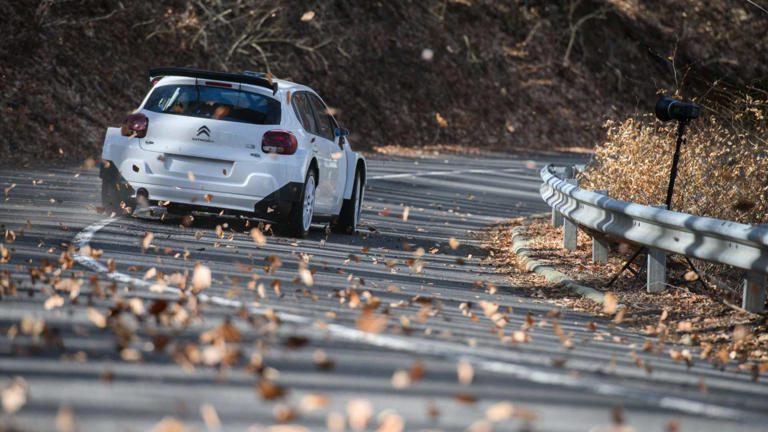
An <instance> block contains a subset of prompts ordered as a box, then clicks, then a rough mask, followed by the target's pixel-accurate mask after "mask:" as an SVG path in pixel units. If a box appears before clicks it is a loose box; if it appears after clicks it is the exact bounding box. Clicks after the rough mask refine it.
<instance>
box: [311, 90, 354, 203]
mask: <svg viewBox="0 0 768 432" xmlns="http://www.w3.org/2000/svg"><path fill="white" fill-rule="evenodd" d="M307 96H308V97H309V100H310V102H311V104H312V108H313V110H314V113H315V119H316V122H317V127H318V142H319V144H320V153H322V155H323V163H325V170H324V171H325V174H324V175H322V176H323V177H324V178H323V179H321V181H320V186H321V187H323V186H324V187H325V188H326V189H325V190H324V191H323V193H325V194H327V195H328V197H329V201H328V205H329V211H330V213H332V214H336V213H338V212H339V210H340V209H341V204H342V201H343V200H344V196H343V195H344V186H345V182H346V180H347V179H346V171H347V161H346V153H345V152H344V148H343V146H342V145H340V144H341V140H340V138H339V137H337V136H336V120H335V119H334V118H333V116H332V115H331V114H330V113H329V112H328V107H327V106H326V105H325V103H323V101H322V100H321V99H320V98H319V97H318V96H317V95H316V94H313V93H307Z"/></svg>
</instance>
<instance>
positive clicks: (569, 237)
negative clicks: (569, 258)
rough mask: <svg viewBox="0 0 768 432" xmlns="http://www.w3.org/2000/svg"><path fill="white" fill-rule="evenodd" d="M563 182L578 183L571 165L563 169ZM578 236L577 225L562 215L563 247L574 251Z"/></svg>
mask: <svg viewBox="0 0 768 432" xmlns="http://www.w3.org/2000/svg"><path fill="white" fill-rule="evenodd" d="M565 182H566V183H568V184H572V185H574V186H576V185H578V181H577V180H576V170H575V169H574V168H573V167H567V168H566V169H565ZM560 216H561V217H563V216H562V215H560ZM577 238H578V227H577V226H576V223H575V222H573V221H571V220H569V219H568V218H565V217H563V248H564V249H567V250H569V251H575V250H576V247H577V246H578V244H577Z"/></svg>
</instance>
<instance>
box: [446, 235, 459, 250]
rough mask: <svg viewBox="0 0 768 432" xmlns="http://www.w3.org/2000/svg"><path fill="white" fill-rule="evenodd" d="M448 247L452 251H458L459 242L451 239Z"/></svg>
mask: <svg viewBox="0 0 768 432" xmlns="http://www.w3.org/2000/svg"><path fill="white" fill-rule="evenodd" d="M448 246H450V248H451V249H453V250H456V249H458V248H459V241H458V240H456V239H455V238H453V237H451V238H449V239H448Z"/></svg>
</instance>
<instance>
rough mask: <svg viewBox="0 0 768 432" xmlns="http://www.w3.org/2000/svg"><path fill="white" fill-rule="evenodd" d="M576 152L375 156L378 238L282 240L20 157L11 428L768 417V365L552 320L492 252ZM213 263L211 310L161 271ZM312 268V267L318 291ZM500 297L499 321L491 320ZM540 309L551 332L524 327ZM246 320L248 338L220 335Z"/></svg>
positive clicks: (754, 425) (699, 425)
mask: <svg viewBox="0 0 768 432" xmlns="http://www.w3.org/2000/svg"><path fill="white" fill-rule="evenodd" d="M528 158H533V159H535V160H536V162H537V166H536V167H534V166H533V165H532V164H531V163H530V162H526V160H527V159H528ZM566 160H567V158H565V157H555V156H526V157H512V156H507V157H476V158H475V157H473V158H469V157H459V156H450V157H436V158H426V159H418V160H414V159H407V158H384V157H379V158H374V159H373V160H371V161H369V170H370V173H369V178H370V181H369V185H368V188H367V191H366V203H365V206H364V212H363V213H364V214H363V222H362V223H363V227H362V229H361V232H360V233H359V234H358V235H356V236H346V235H336V234H330V235H328V234H326V233H325V231H324V229H323V228H322V227H316V228H315V229H314V230H313V232H312V234H311V235H310V238H309V239H306V240H301V241H297V240H295V239H290V238H282V237H274V236H267V238H266V240H267V243H266V245H263V246H257V245H256V244H255V243H254V241H253V239H252V238H251V236H250V235H249V234H248V232H249V228H248V227H246V226H244V223H243V222H242V221H238V220H226V219H215V218H198V219H197V220H196V221H195V223H194V224H193V225H192V226H189V227H182V226H180V225H179V224H178V223H174V222H160V221H156V220H146V219H135V218H108V217H107V216H105V215H103V214H98V213H97V211H96V210H95V206H97V205H98V197H99V190H100V186H99V179H98V177H97V173H96V170H94V169H90V170H83V169H79V168H62V167H56V166H51V167H50V168H47V169H38V170H15V169H2V170H0V186H2V188H3V189H4V190H5V194H4V196H2V197H1V198H2V201H1V202H0V224H2V225H4V228H5V229H8V230H12V231H13V232H14V233H15V237H16V238H15V241H13V242H12V243H5V247H6V248H7V249H8V250H9V251H10V261H9V262H8V263H4V264H0V272H8V273H7V274H6V276H5V277H2V278H0V280H8V279H9V278H8V276H10V280H11V281H12V282H13V285H14V286H15V290H16V293H15V295H8V293H7V292H6V294H5V295H3V297H2V301H0V331H2V336H0V372H1V373H2V377H3V380H4V381H5V383H4V385H5V386H6V387H5V388H6V390H4V391H3V395H4V396H6V398H5V400H4V402H6V400H12V399H13V398H12V396H13V395H15V394H18V392H13V391H12V390H8V387H7V386H8V385H10V384H9V382H10V380H11V378H12V377H17V376H18V377H23V379H24V380H25V382H26V385H27V386H28V397H27V401H26V403H25V404H24V405H23V407H21V409H20V410H19V411H18V412H17V413H15V414H13V415H9V414H5V415H4V416H3V417H2V418H1V421H0V424H1V425H2V427H0V429H1V428H4V429H6V430H14V429H19V430H57V429H56V428H57V420H56V419H57V417H58V426H59V427H64V426H66V424H67V422H68V419H69V418H70V417H69V416H67V415H66V414H63V413H67V412H71V413H73V416H74V421H75V423H76V425H77V428H78V430H83V431H108V430H119V431H140V430H151V429H152V427H153V426H154V425H156V424H158V422H160V421H161V420H162V419H163V418H165V417H174V418H176V419H178V420H179V421H182V422H184V424H186V425H188V426H190V427H192V428H193V429H194V430H206V429H211V430H215V429H216V426H217V421H216V420H215V419H213V417H218V423H220V424H221V429H222V430H249V429H248V428H249V427H253V429H251V430H261V429H259V427H260V426H264V427H267V426H270V425H275V424H279V422H278V421H277V420H276V418H277V419H280V418H282V420H284V421H285V423H284V424H293V425H302V426H303V427H305V428H307V429H309V430H325V429H326V427H327V424H328V421H329V418H330V419H331V420H330V421H331V423H333V421H334V419H338V418H340V417H343V416H346V415H348V414H350V415H351V417H352V420H353V422H354V421H355V419H358V418H365V417H366V415H365V411H367V410H368V408H366V407H370V412H371V417H372V418H371V419H370V421H369V422H368V429H367V430H377V429H379V427H380V424H381V423H382V422H383V423H385V424H386V425H389V426H392V425H395V426H396V424H397V423H398V422H399V421H402V422H404V423H405V426H404V428H401V429H402V430H408V431H413V430H445V431H453V430H456V431H463V430H476V431H480V430H533V431H587V430H593V428H594V430H615V429H600V427H601V426H602V427H610V426H611V425H612V424H614V418H615V417H617V416H621V417H623V420H624V425H625V426H628V427H632V428H634V430H637V431H666V430H669V431H697V432H698V431H726V430H727V431H758V430H768V426H767V425H768V416H767V415H766V408H768V387H767V386H766V380H765V378H761V379H760V381H759V382H752V381H751V379H750V376H749V374H747V373H738V372H736V371H734V370H733V369H732V368H728V369H726V370H725V371H721V370H718V369H715V368H713V367H712V366H711V365H708V364H705V363H695V364H694V366H693V367H690V368H688V367H686V365H685V364H684V363H681V362H673V361H672V360H671V359H670V358H669V356H668V355H667V354H666V353H664V354H661V355H659V354H656V353H647V352H642V350H641V349H640V347H641V346H642V344H643V343H644V341H645V339H644V338H643V337H641V336H639V335H636V334H634V333H632V332H629V331H626V330H624V329H622V328H620V327H615V326H612V325H611V324H610V323H609V322H607V321H605V320H600V319H595V318H594V317H590V316H586V315H583V314H579V313H576V312H572V311H562V312H561V315H560V316H559V317H557V318H552V317H547V313H548V312H550V311H551V310H553V306H552V305H551V304H549V303H546V302H543V301H541V300H540V299H534V298H531V297H530V296H528V295H527V294H526V293H527V292H530V291H526V290H524V289H523V288H522V287H516V286H510V282H509V279H507V278H506V277H504V276H503V275H500V274H496V273H494V272H493V270H492V269H490V268H488V267H486V266H484V265H483V264H482V259H483V258H484V257H485V254H486V252H485V251H484V250H482V249H481V248H480V243H481V241H480V235H479V233H480V232H481V231H482V230H483V229H484V228H486V227H488V226H489V225H491V224H493V223H496V222H499V221H502V220H504V219H506V218H510V217H515V216H519V215H525V214H531V213H537V212H542V211H545V210H546V205H545V204H544V203H543V202H542V201H541V199H540V197H539V194H538V187H539V179H538V167H540V166H541V164H542V163H545V162H564V161H566ZM406 207H407V208H408V218H407V221H404V220H403V216H402V215H403V212H404V209H405V208H406ZM224 223H227V226H223V224H224ZM217 225H221V228H220V229H218V230H217ZM217 231H218V232H217ZM147 232H151V233H152V234H153V236H152V239H151V241H147V242H146V244H144V245H143V244H142V243H143V240H144V239H145V238H146V237H145V236H146V234H145V233H147ZM451 238H455V239H457V240H458V242H459V246H458V247H457V248H456V249H453V248H452V247H451V244H450V243H451V242H450V241H449V239H451ZM75 244H77V246H78V247H84V246H86V245H87V246H88V247H90V248H91V250H97V251H98V250H100V251H101V252H102V253H101V255H99V254H98V253H95V254H90V255H88V256H86V255H81V256H80V257H79V258H76V259H77V261H70V259H69V258H66V259H64V263H65V265H64V267H69V266H71V268H65V269H63V270H62V269H61V264H60V257H61V254H62V252H64V251H66V250H67V249H68V248H71V247H74V245H75ZM143 246H148V247H147V248H146V249H145V248H143ZM454 246H455V244H454ZM419 248H422V249H423V252H424V254H423V255H421V253H420V251H419ZM73 259H75V258H73ZM46 262H49V263H50V264H48V265H46ZM196 262H199V263H203V264H204V265H206V266H207V267H209V268H210V270H211V275H212V284H211V286H210V287H208V288H205V289H204V290H203V291H202V293H201V295H200V296H198V298H197V300H198V301H195V299H194V298H190V297H188V296H187V297H186V298H185V300H184V301H179V293H178V292H177V290H175V289H174V288H172V287H171V288H166V289H165V290H164V291H162V292H160V289H159V288H158V287H157V285H155V286H154V287H152V285H154V282H153V281H154V280H156V276H153V273H154V274H157V273H160V274H165V275H171V274H174V273H177V272H182V273H183V272H185V271H188V272H190V273H189V274H190V275H191V274H192V272H193V268H194V265H195V263H196ZM278 263H279V264H280V265H278ZM302 263H303V264H302ZM107 266H114V268H113V270H114V271H115V272H114V273H111V274H107V272H106V271H105V270H106V268H107ZM300 268H305V269H307V270H309V271H311V272H314V275H313V277H312V278H311V279H312V282H313V283H312V285H311V286H307V285H306V282H308V281H307V280H306V279H308V278H306V272H304V273H303V274H304V276H305V279H302V278H301V277H299V276H300V274H301V273H302V272H301V271H300ZM254 275H255V276H254ZM145 278H146V280H145ZM257 279H258V280H257ZM250 281H253V283H252V284H250V286H249V282H250ZM275 281H279V282H275ZM260 283H261V284H263V288H262V289H258V288H256V287H258V284H260ZM277 284H279V290H276V289H275V286H276V285H277ZM52 286H56V287H57V290H54V288H53V287H52ZM493 287H495V289H494V288H493ZM6 291H8V289H7V288H6ZM278 291H279V292H278ZM260 294H264V297H263V298H262V296H261V295H260ZM53 295H60V296H61V300H59V299H58V298H54V299H53V300H50V297H51V296H53ZM73 298H74V300H73ZM133 299H140V300H141V301H140V302H139V301H137V300H133ZM161 299H165V300H167V301H166V302H162V301H159V300H161ZM481 302H487V303H481ZM493 304H498V305H499V309H498V311H497V312H500V313H501V314H502V315H503V316H498V315H497V316H496V317H495V319H496V320H497V322H498V323H499V324H501V325H503V327H501V328H500V329H499V328H497V327H496V325H495V324H494V322H493V321H492V320H491V319H490V318H488V317H487V316H486V315H485V314H484V308H483V305H485V307H486V308H491V307H492V305H493ZM44 305H47V306H48V309H46V308H45V307H44ZM119 305H123V306H124V307H123V308H122V309H121V307H120V306H119ZM366 305H368V309H371V310H375V312H373V315H364V314H365V312H364V310H367V309H366ZM139 306H142V307H143V309H145V312H144V313H141V310H140V309H141V308H140V307H139ZM163 307H164V308H165V309H164V310H163V311H159V310H160V309H163ZM467 307H469V309H468V311H469V312H467ZM131 308H134V309H131ZM110 309H111V312H110ZM89 311H90V312H89ZM131 311H133V312H135V313H132V312H131ZM491 312H492V311H491ZM528 312H530V313H531V316H532V318H533V320H534V322H535V323H534V324H533V326H531V327H530V328H528V329H527V330H526V332H524V333H522V332H521V329H523V328H524V327H526V315H527V313H528ZM371 316H372V317H373V318H372V317H371ZM361 317H362V318H361ZM382 317H383V318H382ZM227 320H228V321H229V322H231V325H232V326H234V328H236V329H237V331H235V330H233V329H232V328H231V327H229V326H225V327H219V326H221V324H222V323H223V322H225V321H227ZM500 320H506V321H507V322H506V324H505V323H504V322H502V321H500ZM555 320H556V321H557V323H558V324H559V326H560V327H561V328H562V330H563V331H564V334H565V335H566V336H565V337H566V338H568V339H569V340H570V341H571V343H572V345H573V346H572V348H571V349H566V348H565V347H564V344H563V343H562V339H561V337H560V336H558V335H557V334H556V333H555V332H554V331H553V322H554V321H555ZM590 321H595V322H596V323H597V331H590V330H589V329H588V328H587V327H588V325H587V324H588V323H589V322H590ZM100 326H101V327H103V328H100ZM361 327H366V328H372V327H373V328H375V327H378V328H377V329H376V330H381V328H382V327H386V328H384V329H383V331H381V332H372V333H371V332H365V331H362V330H361ZM215 328H219V332H218V333H211V332H209V331H210V330H211V329H215ZM225 330H226V331H225ZM206 332H208V333H206ZM524 334H525V335H527V337H528V338H529V340H528V341H527V342H526V341H520V340H519V338H520V337H521V335H524ZM211 340H212V341H214V342H215V343H209V342H210V341H211ZM319 351H322V352H323V353H324V354H325V356H327V359H328V360H327V361H320V362H318V360H317V358H316V357H317V356H318V355H319ZM233 353H236V354H234V355H232V354H233ZM632 353H636V354H635V355H633V354H632ZM696 355H697V353H696V352H695V351H694V352H693V356H694V358H696ZM222 356H223V357H222ZM637 358H639V359H640V360H641V361H642V362H643V363H644V364H652V368H653V372H652V373H650V374H649V373H647V372H646V369H645V368H642V367H638V365H637ZM228 359H229V360H231V361H228ZM222 362H223V363H222ZM458 364H464V365H465V366H462V367H459V368H458V369H461V370H462V374H461V375H462V380H463V381H464V383H461V382H459V379H458V377H457V365H458ZM466 364H468V365H471V366H466ZM249 365H250V366H249ZM414 365H416V366H415V367H414ZM419 365H421V366H419ZM397 371H400V372H398V373H396V372H397ZM408 371H412V372H413V373H412V374H409V373H408ZM469 371H472V372H473V374H470V373H468V372H469ZM393 375H395V378H393ZM422 375H423V376H422ZM469 375H473V377H472V379H471V383H468V382H469V381H470V380H469V379H468V376H469ZM408 376H413V378H414V379H413V380H412V382H410V383H408V381H409V379H408V378H407V377H408ZM260 380H261V382H262V383H265V382H269V383H272V385H273V386H279V388H280V389H282V390H283V391H284V395H282V396H281V397H276V398H275V399H272V400H266V399H265V398H264V397H263V396H278V394H277V393H280V392H279V391H276V390H275V388H278V387H272V388H271V389H267V388H265V389H264V390H263V391H259V390H257V386H258V382H259V381H260ZM702 383H703V385H704V386H706V391H702V387H703V386H702ZM22 393H23V392H22ZM308 395H314V396H311V397H307V396H308ZM504 402H510V403H512V404H513V405H514V407H515V408H514V409H513V410H510V409H509V405H504V404H503V403H504ZM618 406H620V407H621V411H619V410H617V409H616V408H615V407H618ZM62 407H65V408H62ZM201 407H204V408H202V411H204V412H206V413H207V414H206V415H201ZM211 407H212V409H211ZM489 408H491V409H490V411H489ZM68 410H69V411H68ZM212 411H215V412H216V416H213V415H211V412H212ZM57 413H58V414H57ZM619 413H620V415H619ZM204 417H205V418H206V419H207V423H206V421H204ZM489 419H490V420H494V422H490V421H489ZM670 422H672V423H670ZM491 428H492V429H491ZM156 430H174V429H156ZM265 430H269V429H265ZM271 430H280V429H274V428H273V429H271ZM283 430H294V429H283ZM295 430H301V429H295ZM337 430H338V429H337ZM347 430H354V429H350V428H349V426H348V427H347ZM381 430H400V429H398V428H397V427H395V428H394V429H386V428H382V429H381ZM616 430H618V429H616Z"/></svg>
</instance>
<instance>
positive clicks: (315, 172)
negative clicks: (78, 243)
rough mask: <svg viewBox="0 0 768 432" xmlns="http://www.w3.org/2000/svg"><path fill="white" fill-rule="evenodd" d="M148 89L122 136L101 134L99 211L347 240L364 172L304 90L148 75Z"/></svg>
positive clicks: (174, 72) (285, 84)
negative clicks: (144, 208)
mask: <svg viewBox="0 0 768 432" xmlns="http://www.w3.org/2000/svg"><path fill="white" fill-rule="evenodd" d="M149 75H150V82H151V85H152V88H151V90H150V91H149V94H148V95H147V96H146V97H145V98H144V101H143V102H142V103H141V106H140V107H139V109H138V110H136V111H135V112H134V113H133V114H131V115H129V116H128V117H127V118H126V120H125V122H124V123H123V125H122V127H121V128H115V127H112V128H108V129H107V135H106V138H105V139H104V149H103V153H102V161H103V162H102V168H101V173H100V177H101V178H102V204H103V206H104V207H105V208H106V209H107V210H108V211H117V212H120V211H121V209H122V210H125V209H126V207H133V206H135V204H136V202H137V201H139V202H149V203H153V204H155V203H157V204H158V205H160V206H164V207H166V208H167V209H168V212H169V213H177V214H178V213H182V212H189V211H194V210H202V211H206V212H211V213H221V212H222V211H224V212H226V213H232V214H238V215H244V216H247V217H255V218H259V219H265V220H269V221H273V222H277V225H278V228H280V227H282V228H284V231H285V232H286V233H288V234H291V235H296V236H300V237H304V236H306V235H307V233H308V231H309V228H310V224H311V223H312V222H313V221H317V222H320V221H329V222H330V223H331V226H332V228H333V229H334V230H335V231H337V232H347V233H354V232H355V230H356V228H357V225H358V221H359V219H360V209H361V207H362V201H363V192H364V189H365V176H366V165H365V159H364V158H363V156H362V155H360V154H359V153H357V152H354V151H352V149H351V148H350V144H349V139H348V135H349V132H348V131H347V130H346V129H343V128H340V127H339V125H338V123H337V122H336V119H334V117H333V116H332V115H331V113H330V112H329V110H328V107H327V106H326V105H325V103H324V102H323V100H322V99H321V98H320V97H319V96H318V95H317V93H315V91H313V90H312V89H311V88H309V87H307V86H303V85H300V84H296V83H292V82H289V81H283V80H278V79H270V78H266V77H264V76H263V75H261V74H257V73H252V72H246V73H244V74H233V73H220V72H210V71H204V70H197V69H189V68H157V69H151V70H150V71H149Z"/></svg>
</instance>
